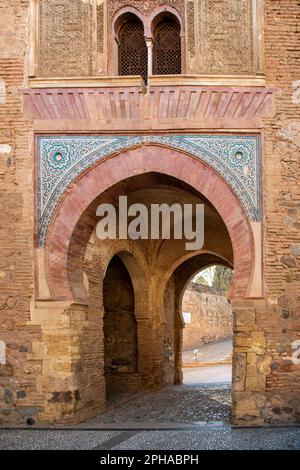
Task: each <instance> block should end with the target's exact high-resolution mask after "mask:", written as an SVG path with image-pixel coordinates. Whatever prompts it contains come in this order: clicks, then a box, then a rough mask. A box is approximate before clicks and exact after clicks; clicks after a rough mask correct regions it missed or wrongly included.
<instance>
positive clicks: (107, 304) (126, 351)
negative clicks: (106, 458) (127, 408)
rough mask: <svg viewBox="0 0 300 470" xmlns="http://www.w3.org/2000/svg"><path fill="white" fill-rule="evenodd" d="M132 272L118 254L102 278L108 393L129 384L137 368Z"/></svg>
mask: <svg viewBox="0 0 300 470" xmlns="http://www.w3.org/2000/svg"><path fill="white" fill-rule="evenodd" d="M134 305H135V301H134V290H133V285H132V281H131V278H130V274H129V273H128V271H127V269H126V267H125V265H124V264H123V263H122V261H121V259H120V258H119V257H118V256H114V257H113V258H112V260H111V261H110V263H109V265H108V268H107V271H106V275H105V278H104V281H103V306H104V317H103V330H104V372H105V381H106V395H107V398H108V400H109V399H110V398H111V396H114V395H117V394H119V393H120V390H121V391H122V390H124V387H125V388H126V387H127V388H128V387H130V384H131V383H132V380H131V378H132V377H135V374H136V373H137V367H138V340H137V321H136V318H135V309H134Z"/></svg>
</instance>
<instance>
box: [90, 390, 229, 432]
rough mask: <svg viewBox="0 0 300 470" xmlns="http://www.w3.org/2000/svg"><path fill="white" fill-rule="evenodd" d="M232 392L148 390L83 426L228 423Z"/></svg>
mask: <svg viewBox="0 0 300 470" xmlns="http://www.w3.org/2000/svg"><path fill="white" fill-rule="evenodd" d="M230 411H231V389H230V385H228V384H223V385H222V384H216V385H213V384H209V385H204V384H203V385H201V387H200V386H195V385H179V386H172V387H166V388H164V389H162V390H157V391H151V392H148V393H145V394H144V395H142V396H139V397H136V398H131V400H129V401H128V402H127V403H123V404H120V405H117V406H115V407H114V408H111V409H110V410H109V411H108V412H107V413H105V414H103V415H100V416H98V417H97V418H95V419H92V420H89V421H87V422H85V423H84V426H85V427H86V426H101V424H113V423H116V424H120V423H123V424H124V423H127V424H130V423H131V424H132V423H136V424H137V425H140V423H143V425H145V424H149V423H152V424H154V423H181V424H184V423H190V424H191V423H197V422H216V421H227V422H228V421H229V419H230Z"/></svg>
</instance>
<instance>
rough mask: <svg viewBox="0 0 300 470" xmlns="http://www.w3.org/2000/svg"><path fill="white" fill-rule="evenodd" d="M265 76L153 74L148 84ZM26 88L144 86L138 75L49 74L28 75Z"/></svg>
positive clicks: (243, 81)
mask: <svg viewBox="0 0 300 470" xmlns="http://www.w3.org/2000/svg"><path fill="white" fill-rule="evenodd" d="M265 85H266V79H265V75H263V74H260V75H153V76H151V77H150V78H149V86H150V87H156V86H159V87H161V86H167V87H169V86H229V87H230V86H231V87H243V86H244V87H245V86H246V87H263V86H265ZM29 86H30V88H122V87H141V88H145V84H144V81H143V79H142V77H141V76H139V75H130V76H111V77H99V76H98V77H50V78H30V79H29Z"/></svg>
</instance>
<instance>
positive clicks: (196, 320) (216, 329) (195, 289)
mask: <svg viewBox="0 0 300 470" xmlns="http://www.w3.org/2000/svg"><path fill="white" fill-rule="evenodd" d="M182 312H187V313H190V314H191V323H186V324H185V327H184V330H183V344H182V348H183V350H188V349H194V348H198V347H199V346H202V345H204V344H206V343H211V342H215V341H221V340H224V339H227V338H230V337H232V328H233V325H232V308H231V306H230V303H229V302H228V300H227V298H226V297H225V296H224V295H221V293H220V292H218V291H217V290H214V289H212V288H209V287H205V286H201V285H200V284H194V283H191V284H190V285H189V286H188V287H187V289H186V291H185V293H184V296H183V300H182Z"/></svg>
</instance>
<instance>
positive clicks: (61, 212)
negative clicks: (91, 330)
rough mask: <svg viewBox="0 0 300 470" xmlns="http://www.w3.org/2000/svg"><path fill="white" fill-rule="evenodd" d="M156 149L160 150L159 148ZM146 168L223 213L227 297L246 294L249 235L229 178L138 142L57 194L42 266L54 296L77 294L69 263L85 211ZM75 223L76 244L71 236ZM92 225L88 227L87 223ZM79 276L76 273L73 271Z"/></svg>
mask: <svg viewBox="0 0 300 470" xmlns="http://www.w3.org/2000/svg"><path fill="white" fill-rule="evenodd" d="M158 150H159V151H158ZM150 172H156V173H161V174H166V175H168V176H172V177H174V178H177V179H179V180H181V181H183V182H185V183H186V184H188V185H190V186H191V187H192V188H194V189H195V190H196V191H198V192H199V193H200V194H202V195H203V196H204V197H205V198H206V199H207V200H208V201H209V202H210V203H211V204H212V205H213V206H214V208H215V209H216V211H217V212H218V213H219V215H220V216H221V217H222V219H223V221H224V223H225V225H226V227H227V230H228V233H229V236H230V239H231V243H232V246H233V255H234V278H233V286H232V290H231V295H232V298H244V297H246V296H247V292H248V289H249V287H250V284H251V279H252V275H253V272H254V239H253V232H252V229H251V225H250V221H249V219H248V217H247V214H246V212H245V210H244V208H243V206H242V204H241V202H240V200H239V198H238V196H237V195H236V194H235V193H234V191H233V190H232V188H231V187H230V186H229V184H228V183H227V182H226V181H225V180H224V179H223V177H222V176H221V175H219V174H218V173H217V172H216V171H215V170H214V169H212V168H211V167H210V166H209V165H208V164H206V163H204V162H203V161H201V160H200V159H199V158H196V157H193V156H191V155H189V154H187V153H184V152H183V151H179V150H175V149H173V148H170V147H165V146H160V145H157V144H143V145H141V146H139V147H136V148H132V149H127V150H123V151H122V152H120V153H118V154H116V155H114V156H110V157H107V158H105V159H103V160H101V161H100V162H98V163H97V164H95V165H94V166H92V167H90V168H89V169H87V170H86V171H85V172H84V173H83V174H81V175H79V176H78V178H77V179H76V180H75V181H74V182H73V183H72V184H71V185H70V187H69V188H68V189H67V191H66V192H65V194H64V195H63V196H62V198H61V200H60V204H59V205H58V207H57V209H56V212H55V214H54V216H53V218H52V221H51V224H50V226H49V228H48V233H47V238H46V244H45V269H46V277H47V281H48V286H49V289H50V293H51V297H52V299H53V300H69V301H75V300H76V291H78V289H80V288H81V286H80V285H74V282H71V281H70V276H69V273H70V269H69V267H70V266H73V267H74V269H80V266H81V262H80V257H81V258H83V256H84V250H85V246H86V245H87V243H88V240H89V237H90V233H91V231H89V230H85V224H86V225H88V223H89V220H90V218H91V216H90V214H88V215H87V219H86V221H85V219H84V216H83V215H84V214H85V213H87V212H88V209H89V208H90V207H92V206H93V203H95V200H97V198H98V197H99V196H100V195H101V194H102V193H103V192H105V191H107V190H108V189H109V188H111V187H112V186H114V185H115V184H117V183H119V182H121V181H122V180H125V179H128V178H130V177H132V176H137V175H142V174H146V173H150ZM79 225H80V232H81V235H82V239H81V240H80V244H78V249H74V246H73V247H72V249H70V241H71V239H72V236H73V234H74V232H75V231H76V229H77V230H78V226H79ZM91 230H92V229H91ZM75 278H76V279H77V282H78V283H80V282H82V280H81V277H80V276H75Z"/></svg>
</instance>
